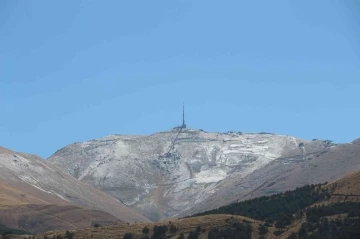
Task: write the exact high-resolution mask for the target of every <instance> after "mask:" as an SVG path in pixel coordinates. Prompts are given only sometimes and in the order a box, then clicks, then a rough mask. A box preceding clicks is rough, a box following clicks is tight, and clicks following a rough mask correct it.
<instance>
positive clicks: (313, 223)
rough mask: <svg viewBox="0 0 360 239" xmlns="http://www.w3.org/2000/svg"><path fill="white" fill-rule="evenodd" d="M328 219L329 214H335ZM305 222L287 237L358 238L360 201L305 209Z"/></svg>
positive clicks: (359, 233)
mask: <svg viewBox="0 0 360 239" xmlns="http://www.w3.org/2000/svg"><path fill="white" fill-rule="evenodd" d="M336 215H337V218H336V219H329V218H328V217H329V216H336ZM306 216H307V217H306V222H305V223H303V224H302V225H301V228H300V230H299V232H298V233H293V234H291V235H290V236H289V237H288V238H289V239H307V238H309V239H336V238H354V239H355V238H360V203H358V202H343V203H334V204H329V205H323V206H317V207H312V208H309V209H307V211H306Z"/></svg>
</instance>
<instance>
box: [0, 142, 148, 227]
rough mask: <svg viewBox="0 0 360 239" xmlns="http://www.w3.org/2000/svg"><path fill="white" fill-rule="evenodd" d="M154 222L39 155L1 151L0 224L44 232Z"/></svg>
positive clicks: (2, 149)
mask: <svg viewBox="0 0 360 239" xmlns="http://www.w3.org/2000/svg"><path fill="white" fill-rule="evenodd" d="M134 221H138V222H139V221H143V222H146V221H149V220H148V219H147V218H145V217H144V216H142V215H140V214H139V213H137V212H135V211H134V210H132V209H130V208H129V207H127V206H126V205H124V204H123V203H121V202H119V201H118V200H116V199H115V198H113V197H111V196H109V195H107V194H105V193H104V192H101V191H99V190H97V189H94V188H92V187H91V186H89V185H86V184H84V183H82V182H80V181H79V180H77V179H75V178H73V177H72V176H71V175H68V174H65V173H62V172H60V171H59V170H58V169H57V168H56V167H54V166H52V165H49V164H48V163H47V162H46V161H45V160H43V159H41V158H39V157H38V156H36V155H31V154H26V153H17V152H14V151H11V150H8V149H5V148H2V147H0V225H3V226H6V227H9V228H13V229H21V230H24V231H29V232H32V233H41V232H46V231H49V230H65V229H66V230H67V229H69V230H71V229H79V228H86V227H91V226H92V225H93V224H95V223H98V224H101V225H110V224H111V225H117V224H119V223H124V222H134Z"/></svg>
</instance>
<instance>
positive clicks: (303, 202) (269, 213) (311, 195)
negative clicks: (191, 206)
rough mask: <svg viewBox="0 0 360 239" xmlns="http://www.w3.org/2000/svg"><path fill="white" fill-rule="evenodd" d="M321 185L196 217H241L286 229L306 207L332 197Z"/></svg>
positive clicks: (237, 204)
mask: <svg viewBox="0 0 360 239" xmlns="http://www.w3.org/2000/svg"><path fill="white" fill-rule="evenodd" d="M321 185H322V184H317V185H311V186H309V185H308V186H304V187H300V188H297V189H295V190H293V191H286V192H285V193H279V194H275V195H272V196H265V197H259V198H255V199H250V200H247V201H243V202H238V203H234V204H230V205H227V206H224V207H220V208H217V209H214V210H211V211H207V212H204V213H201V214H197V215H194V216H201V215H208V214H232V215H241V216H246V217H251V218H254V219H257V220H262V221H266V222H267V223H268V224H272V223H274V222H275V227H277V228H285V227H286V226H288V225H290V224H291V223H292V222H293V221H294V220H295V219H296V217H294V214H298V215H299V216H301V215H302V214H303V210H304V209H305V208H306V207H308V206H310V205H312V204H314V203H316V202H319V201H322V200H326V199H328V198H329V197H330V192H329V191H328V190H325V189H322V188H321Z"/></svg>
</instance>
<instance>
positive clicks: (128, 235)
mask: <svg viewBox="0 0 360 239" xmlns="http://www.w3.org/2000/svg"><path fill="white" fill-rule="evenodd" d="M124 239H133V234H131V233H130V232H127V233H125V235H124Z"/></svg>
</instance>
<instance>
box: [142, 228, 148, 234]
mask: <svg viewBox="0 0 360 239" xmlns="http://www.w3.org/2000/svg"><path fill="white" fill-rule="evenodd" d="M149 231H150V230H149V228H148V227H144V228H143V229H142V232H143V233H144V234H148V233H149Z"/></svg>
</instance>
